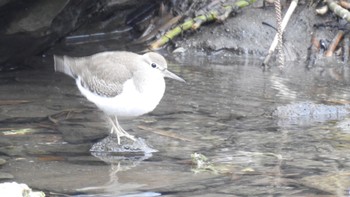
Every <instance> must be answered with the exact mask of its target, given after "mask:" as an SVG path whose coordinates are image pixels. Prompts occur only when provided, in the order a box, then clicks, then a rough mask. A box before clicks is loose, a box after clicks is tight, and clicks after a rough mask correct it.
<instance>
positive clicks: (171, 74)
mask: <svg viewBox="0 0 350 197" xmlns="http://www.w3.org/2000/svg"><path fill="white" fill-rule="evenodd" d="M163 74H164V76H165V77H169V78H172V79H175V80H178V81H181V82H184V83H186V81H185V80H184V79H182V78H181V77H179V76H177V75H175V74H174V73H172V72H170V71H168V70H167V69H166V70H164V71H163Z"/></svg>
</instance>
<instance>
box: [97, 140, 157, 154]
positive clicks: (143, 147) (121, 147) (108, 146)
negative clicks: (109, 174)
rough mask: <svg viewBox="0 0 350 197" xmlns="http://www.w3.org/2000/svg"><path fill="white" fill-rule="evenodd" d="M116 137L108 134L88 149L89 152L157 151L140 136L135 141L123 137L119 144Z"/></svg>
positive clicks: (135, 152) (129, 152) (136, 152)
mask: <svg viewBox="0 0 350 197" xmlns="http://www.w3.org/2000/svg"><path fill="white" fill-rule="evenodd" d="M117 141H118V140H117V138H115V137H112V136H108V137H106V138H104V139H103V140H101V141H100V142H97V143H96V144H94V145H93V146H92V148H91V149H90V151H91V152H109V153H111V152H113V153H121V154H127V155H128V154H143V153H145V154H147V153H152V152H157V150H155V149H153V148H151V147H149V146H148V145H147V144H146V141H145V140H144V139H142V138H137V139H136V141H132V140H129V139H126V138H125V137H123V138H121V139H120V144H118V142H117Z"/></svg>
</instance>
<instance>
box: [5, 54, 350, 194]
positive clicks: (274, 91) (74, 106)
mask: <svg viewBox="0 0 350 197" xmlns="http://www.w3.org/2000/svg"><path fill="white" fill-rule="evenodd" d="M168 59H170V62H169V70H171V71H173V72H174V73H176V74H178V75H179V76H181V77H182V78H184V79H185V80H186V81H187V83H186V84H183V83H180V82H178V81H174V80H170V79H166V83H167V89H166V92H165V95H164V97H163V99H162V101H161V103H160V104H159V105H158V107H157V108H156V109H155V110H154V111H153V112H151V113H150V114H147V115H143V116H141V117H137V118H134V119H131V120H121V121H120V124H121V125H122V127H123V128H124V129H125V130H126V131H128V132H129V133H131V134H133V135H135V136H137V137H140V138H142V139H144V140H145V142H146V143H147V144H148V145H149V146H150V147H152V148H154V149H156V150H158V152H154V153H149V154H145V155H142V154H138V155H131V156H130V155H123V154H102V153H95V152H94V153H91V152H90V151H89V150H90V148H91V147H92V145H93V144H95V143H96V142H98V141H100V140H101V139H102V138H104V137H106V136H107V135H108V134H109V131H110V130H109V127H108V125H107V124H106V120H105V117H104V116H103V114H102V112H100V111H99V110H98V109H97V108H96V107H95V106H94V105H93V104H92V103H90V102H88V101H87V100H86V99H85V98H84V97H83V96H81V95H80V93H79V90H78V89H77V87H76V85H75V82H74V80H72V79H71V78H69V77H67V76H65V75H63V74H60V73H54V72H53V62H52V60H51V59H50V58H46V59H45V60H42V61H43V62H39V63H38V64H43V65H44V66H41V67H38V68H40V69H38V68H37V69H31V70H19V71H12V72H4V73H1V74H0V84H1V85H0V92H1V94H0V136H1V137H0V159H1V161H3V162H0V182H12V181H16V182H18V183H25V184H27V185H28V186H29V187H31V188H33V189H34V190H40V191H44V192H45V193H46V195H47V196H83V197H84V196H107V197H109V196H123V197H142V196H144V197H146V196H147V197H151V196H167V197H173V196H191V197H194V196H198V197H199V196H201V197H214V196H215V197H221V196H222V197H224V196H316V195H325V196H326V195H338V196H346V195H347V194H349V189H350V157H349V155H350V119H349V117H350V116H349V115H348V113H347V109H348V108H349V106H348V101H349V100H350V95H349V93H350V90H349V88H348V87H349V84H350V80H349V74H350V72H349V71H348V70H347V68H343V65H337V64H336V63H334V65H332V64H327V65H324V66H322V65H321V66H319V67H317V68H314V69H306V68H305V66H304V65H303V63H299V62H293V63H288V64H287V65H286V66H285V68H284V71H283V72H280V71H279V70H278V69H277V68H271V69H267V70H265V69H262V67H261V66H260V65H259V63H260V62H261V60H257V59H249V58H246V59H234V60H232V61H222V62H220V61H211V60H208V59H206V58H198V59H197V58H193V59H192V60H190V61H189V60H181V58H180V60H177V61H174V60H171V59H172V58H168ZM175 62H181V63H175ZM310 108H317V110H313V109H310ZM283 110H289V111H287V112H286V111H283ZM320 110H321V112H320ZM322 112H324V113H322ZM315 113H316V114H315Z"/></svg>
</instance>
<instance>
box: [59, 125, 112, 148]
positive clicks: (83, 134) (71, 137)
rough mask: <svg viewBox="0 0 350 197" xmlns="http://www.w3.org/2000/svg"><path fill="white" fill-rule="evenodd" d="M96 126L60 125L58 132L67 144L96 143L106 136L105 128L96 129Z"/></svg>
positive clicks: (106, 130)
mask: <svg viewBox="0 0 350 197" xmlns="http://www.w3.org/2000/svg"><path fill="white" fill-rule="evenodd" d="M96 124H97V123H95V124H89V123H76V124H62V125H60V126H59V127H58V130H59V131H60V132H61V133H62V137H63V140H64V141H66V142H68V143H72V144H77V143H85V142H91V141H97V140H99V139H102V138H104V137H106V136H107V135H108V129H107V128H102V127H97V126H96Z"/></svg>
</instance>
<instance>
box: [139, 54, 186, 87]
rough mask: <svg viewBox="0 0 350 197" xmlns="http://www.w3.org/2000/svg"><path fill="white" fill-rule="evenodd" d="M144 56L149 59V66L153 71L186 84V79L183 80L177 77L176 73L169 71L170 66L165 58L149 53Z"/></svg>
mask: <svg viewBox="0 0 350 197" xmlns="http://www.w3.org/2000/svg"><path fill="white" fill-rule="evenodd" d="M143 56H144V57H145V58H146V59H147V64H149V66H150V67H151V68H152V69H157V70H159V71H160V72H161V73H162V74H163V76H164V77H169V78H172V79H175V80H178V81H182V82H186V81H185V80H184V79H182V78H181V77H179V76H177V75H175V74H174V73H172V72H170V71H169V70H168V64H167V62H166V60H165V58H164V57H163V56H162V55H160V54H159V53H155V52H148V53H145V54H144V55H143Z"/></svg>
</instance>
